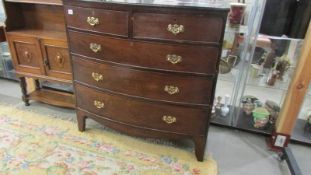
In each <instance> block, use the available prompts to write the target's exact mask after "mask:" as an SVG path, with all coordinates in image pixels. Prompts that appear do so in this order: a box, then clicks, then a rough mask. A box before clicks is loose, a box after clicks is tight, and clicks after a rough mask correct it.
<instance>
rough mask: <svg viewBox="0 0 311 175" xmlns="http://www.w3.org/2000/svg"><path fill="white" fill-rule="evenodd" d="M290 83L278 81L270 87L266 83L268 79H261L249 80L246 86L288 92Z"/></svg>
mask: <svg viewBox="0 0 311 175" xmlns="http://www.w3.org/2000/svg"><path fill="white" fill-rule="evenodd" d="M289 83H290V81H286V82H282V81H280V80H277V81H276V82H275V84H274V85H273V86H269V85H267V83H266V79H263V78H262V79H261V78H248V80H247V83H246V85H247V86H255V87H262V88H269V89H277V90H282V91H287V89H288V87H289Z"/></svg>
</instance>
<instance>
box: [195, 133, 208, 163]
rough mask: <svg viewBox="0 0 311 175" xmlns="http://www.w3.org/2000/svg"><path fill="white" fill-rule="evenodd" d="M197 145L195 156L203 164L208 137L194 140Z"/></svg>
mask: <svg viewBox="0 0 311 175" xmlns="http://www.w3.org/2000/svg"><path fill="white" fill-rule="evenodd" d="M193 141H194V144H195V155H196V157H197V160H198V161H200V162H202V161H203V159H204V152H205V145H206V137H204V136H197V137H194V138H193Z"/></svg>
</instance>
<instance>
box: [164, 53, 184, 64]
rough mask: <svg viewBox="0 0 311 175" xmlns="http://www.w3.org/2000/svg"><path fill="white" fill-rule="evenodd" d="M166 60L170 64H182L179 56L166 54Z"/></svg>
mask: <svg viewBox="0 0 311 175" xmlns="http://www.w3.org/2000/svg"><path fill="white" fill-rule="evenodd" d="M166 60H167V61H168V62H170V63H172V64H177V63H180V62H182V57H181V56H179V55H175V54H172V55H170V54H168V55H166Z"/></svg>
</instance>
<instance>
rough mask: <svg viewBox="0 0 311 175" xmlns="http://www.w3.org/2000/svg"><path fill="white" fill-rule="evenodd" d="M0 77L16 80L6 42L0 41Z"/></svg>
mask: <svg viewBox="0 0 311 175" xmlns="http://www.w3.org/2000/svg"><path fill="white" fill-rule="evenodd" d="M0 77H3V78H7V79H12V80H17V77H16V74H15V70H14V67H13V63H12V58H11V54H10V52H9V48H8V43H7V42H2V43H0Z"/></svg>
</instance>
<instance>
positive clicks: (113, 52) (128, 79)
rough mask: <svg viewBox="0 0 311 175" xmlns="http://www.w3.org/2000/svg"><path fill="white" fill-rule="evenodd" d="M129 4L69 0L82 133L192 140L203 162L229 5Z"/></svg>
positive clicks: (69, 28) (66, 6) (68, 17)
mask: <svg viewBox="0 0 311 175" xmlns="http://www.w3.org/2000/svg"><path fill="white" fill-rule="evenodd" d="M126 2H127V1H124V2H121V1H118V2H113V1H109V2H103V1H100V0H93V1H90V0H88V1H86V0H64V10H65V13H66V15H65V16H66V22H67V32H68V38H69V48H70V52H71V61H72V66H73V75H74V86H75V94H76V107H77V118H78V127H79V130H80V131H84V130H85V120H86V118H92V119H94V120H96V121H98V122H100V123H103V124H104V125H106V126H108V127H111V128H114V129H117V130H119V131H123V132H126V133H128V134H132V135H138V136H144V137H158V138H162V137H165V138H174V139H175V138H191V139H193V141H194V143H195V153H196V156H197V159H198V160H199V161H202V160H203V157H204V150H205V144H206V139H207V131H208V126H209V119H210V115H211V106H212V102H213V99H214V91H215V85H216V81H217V72H218V64H219V58H220V55H221V46H222V41H223V35H224V28H225V23H226V18H227V13H228V8H226V7H222V6H219V5H218V7H217V8H216V7H215V6H216V4H213V3H211V4H205V5H204V4H201V5H200V4H197V5H196V4H188V5H187V3H186V1H185V3H183V5H182V4H181V5H176V4H175V5H174V6H171V5H170V4H155V3H151V1H146V2H144V1H139V2H138V1H137V3H136V2H134V1H131V3H126ZM148 2H149V3H148ZM178 2H183V1H178Z"/></svg>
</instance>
